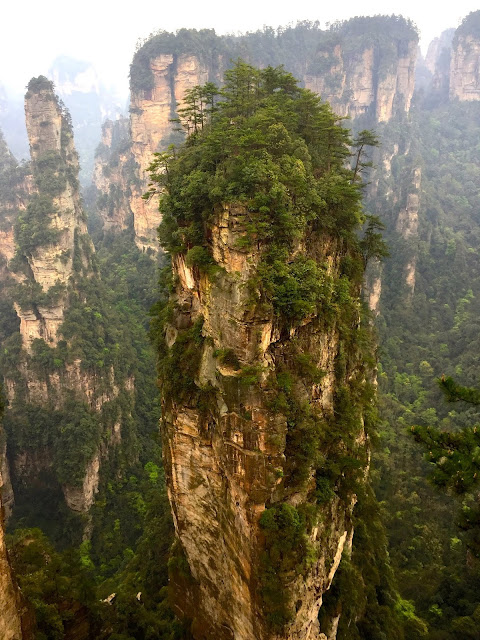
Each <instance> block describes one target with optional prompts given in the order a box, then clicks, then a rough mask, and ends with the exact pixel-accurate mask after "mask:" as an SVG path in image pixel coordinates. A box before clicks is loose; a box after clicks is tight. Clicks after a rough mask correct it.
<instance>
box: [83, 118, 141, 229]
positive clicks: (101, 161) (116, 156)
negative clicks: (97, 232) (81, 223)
mask: <svg viewBox="0 0 480 640" xmlns="http://www.w3.org/2000/svg"><path fill="white" fill-rule="evenodd" d="M135 182H138V177H137V175H136V164H135V161H134V159H133V156H132V153H131V141H130V128H129V120H128V119H127V118H119V119H118V120H115V121H113V120H107V121H106V122H105V123H104V124H103V126H102V140H101V143H100V145H99V147H98V148H97V150H96V153H95V166H94V170H93V184H94V186H95V190H96V213H97V215H98V217H99V218H100V219H101V221H102V224H103V229H104V230H105V231H113V232H119V231H124V230H125V229H128V228H129V226H130V225H131V224H132V221H133V214H132V210H131V209H130V198H131V189H132V184H133V183H135Z"/></svg>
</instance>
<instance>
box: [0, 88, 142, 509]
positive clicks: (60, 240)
mask: <svg viewBox="0 0 480 640" xmlns="http://www.w3.org/2000/svg"><path fill="white" fill-rule="evenodd" d="M25 113H26V124H27V131H28V135H29V141H30V150H31V163H30V165H29V167H28V173H29V175H27V176H24V177H23V178H22V181H21V182H19V183H18V185H17V187H18V188H17V191H15V189H13V190H12V191H11V193H12V194H13V195H11V197H10V201H9V202H7V203H6V205H5V207H4V220H5V229H6V236H5V237H6V240H5V241H4V243H3V245H2V258H3V269H4V282H5V283H6V285H7V286H6V289H5V291H6V301H7V302H8V304H9V305H10V307H11V308H9V309H7V311H5V313H6V314H9V315H7V316H6V317H7V318H10V320H9V323H8V325H7V324H6V323H4V325H3V326H8V329H9V334H8V335H2V336H1V339H2V342H3V353H4V355H3V362H2V363H1V364H2V373H3V377H4V384H5V392H6V396H7V400H8V402H9V407H8V410H7V412H6V415H5V422H6V427H7V433H8V443H7V444H8V447H7V458H8V461H9V463H10V471H11V474H12V478H13V481H14V486H15V482H17V483H19V482H20V483H21V485H22V487H24V488H25V487H35V486H36V484H37V482H38V479H39V477H40V476H42V477H43V476H48V477H49V480H48V482H47V484H49V483H50V484H52V483H53V484H55V483H59V485H60V486H61V488H62V490H63V493H64V497H65V501H66V503H67V505H68V506H69V507H70V508H71V509H72V510H74V511H77V512H83V513H86V512H87V511H88V509H89V508H90V506H91V505H92V503H93V500H94V497H95V493H96V491H97V487H98V482H99V472H100V466H101V461H102V460H103V459H104V458H105V457H106V456H108V455H109V451H110V450H111V449H112V447H116V446H118V445H119V444H120V442H121V425H122V421H123V419H124V418H126V417H127V416H129V415H130V414H129V412H130V404H131V397H132V390H133V380H132V379H131V378H129V377H128V376H127V375H126V374H124V375H122V376H119V374H118V371H117V370H116V368H115V367H114V365H113V361H114V359H113V358H112V355H110V354H113V351H112V349H114V346H113V344H112V343H113V342H114V340H112V338H111V337H110V338H109V325H108V324H107V317H108V310H107V308H106V301H105V300H103V299H102V291H101V282H100V279H99V275H98V272H97V268H96V265H95V258H94V248H93V244H92V242H91V240H90V238H89V236H88V233H87V228H86V216H85V213H84V211H83V209H82V205H81V200H80V194H79V184H78V171H79V163H78V156H77V153H76V151H75V147H74V142H73V135H72V128H71V123H70V118H69V115H68V112H67V111H66V110H65V108H64V106H63V105H62V103H61V102H60V101H59V100H58V98H57V97H56V96H55V94H54V90H53V85H52V83H51V82H50V81H48V80H47V79H46V78H44V77H42V76H40V77H39V78H35V79H33V80H32V81H31V82H30V83H29V85H28V91H27V94H26V98H25ZM10 169H11V171H14V170H15V167H14V166H13V165H12V166H11V168H10ZM16 170H17V171H18V168H17V169H16ZM25 171H27V169H26V170H24V172H25ZM17 182H18V181H17ZM19 194H20V195H19ZM2 204H4V203H2ZM12 245H13V247H12ZM110 321H111V319H109V320H108V323H110ZM112 329H113V331H115V328H114V327H112ZM116 349H117V350H118V349H119V346H117V347H116ZM120 405H122V407H123V408H122V409H120ZM62 440H64V444H63V445H62ZM4 468H6V465H4ZM4 475H6V472H4ZM41 482H44V480H42V481H41ZM52 486H53V485H52ZM57 486H58V485H57ZM9 503H11V496H10V498H9Z"/></svg>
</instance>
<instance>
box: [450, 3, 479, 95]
mask: <svg viewBox="0 0 480 640" xmlns="http://www.w3.org/2000/svg"><path fill="white" fill-rule="evenodd" d="M479 23H480V11H475V12H473V13H470V14H469V15H468V16H467V17H466V18H465V19H464V20H463V22H462V24H461V25H460V27H458V29H457V30H456V32H455V36H454V38H453V44H452V57H451V63H450V99H455V98H456V99H458V100H460V101H477V100H480V67H479V61H480V28H479Z"/></svg>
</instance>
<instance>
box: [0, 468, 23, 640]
mask: <svg viewBox="0 0 480 640" xmlns="http://www.w3.org/2000/svg"><path fill="white" fill-rule="evenodd" d="M0 484H1V480H0ZM20 611H21V604H20V597H19V594H18V590H17V588H16V586H15V585H14V582H13V579H12V573H11V569H10V564H9V562H8V557H7V549H6V546H5V537H4V533H3V506H2V498H1V496H0V638H2V640H23V638H24V636H23V633H22V621H21V615H20Z"/></svg>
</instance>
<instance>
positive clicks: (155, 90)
mask: <svg viewBox="0 0 480 640" xmlns="http://www.w3.org/2000/svg"><path fill="white" fill-rule="evenodd" d="M149 71H150V74H151V87H150V88H147V89H144V90H142V89H140V90H133V91H132V96H131V107H130V132H131V139H132V147H131V149H132V154H133V158H134V160H135V163H136V177H137V182H136V184H134V185H133V188H132V191H131V197H130V207H131V210H132V212H133V224H134V228H135V239H136V243H137V245H138V246H139V248H141V249H144V250H145V249H147V248H149V249H153V250H154V251H156V250H157V240H156V229H157V227H158V225H159V224H160V219H161V218H160V214H159V211H158V199H157V198H152V199H151V200H144V199H142V195H143V194H144V193H145V191H146V185H147V183H148V173H147V168H148V167H149V166H150V164H151V162H152V155H153V153H155V152H156V151H160V150H164V149H166V147H167V146H168V140H169V136H170V135H171V133H172V129H173V125H172V122H171V119H172V118H175V117H176V112H177V104H179V105H181V104H182V101H183V97H184V95H185V92H186V91H188V90H189V89H191V88H193V87H194V86H195V85H201V84H205V82H206V81H207V80H208V75H209V74H208V69H207V68H206V67H205V66H204V65H202V64H200V62H199V60H198V58H197V57H196V56H193V55H180V56H176V55H173V54H162V55H159V56H157V57H155V58H152V59H151V60H150V61H149Z"/></svg>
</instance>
